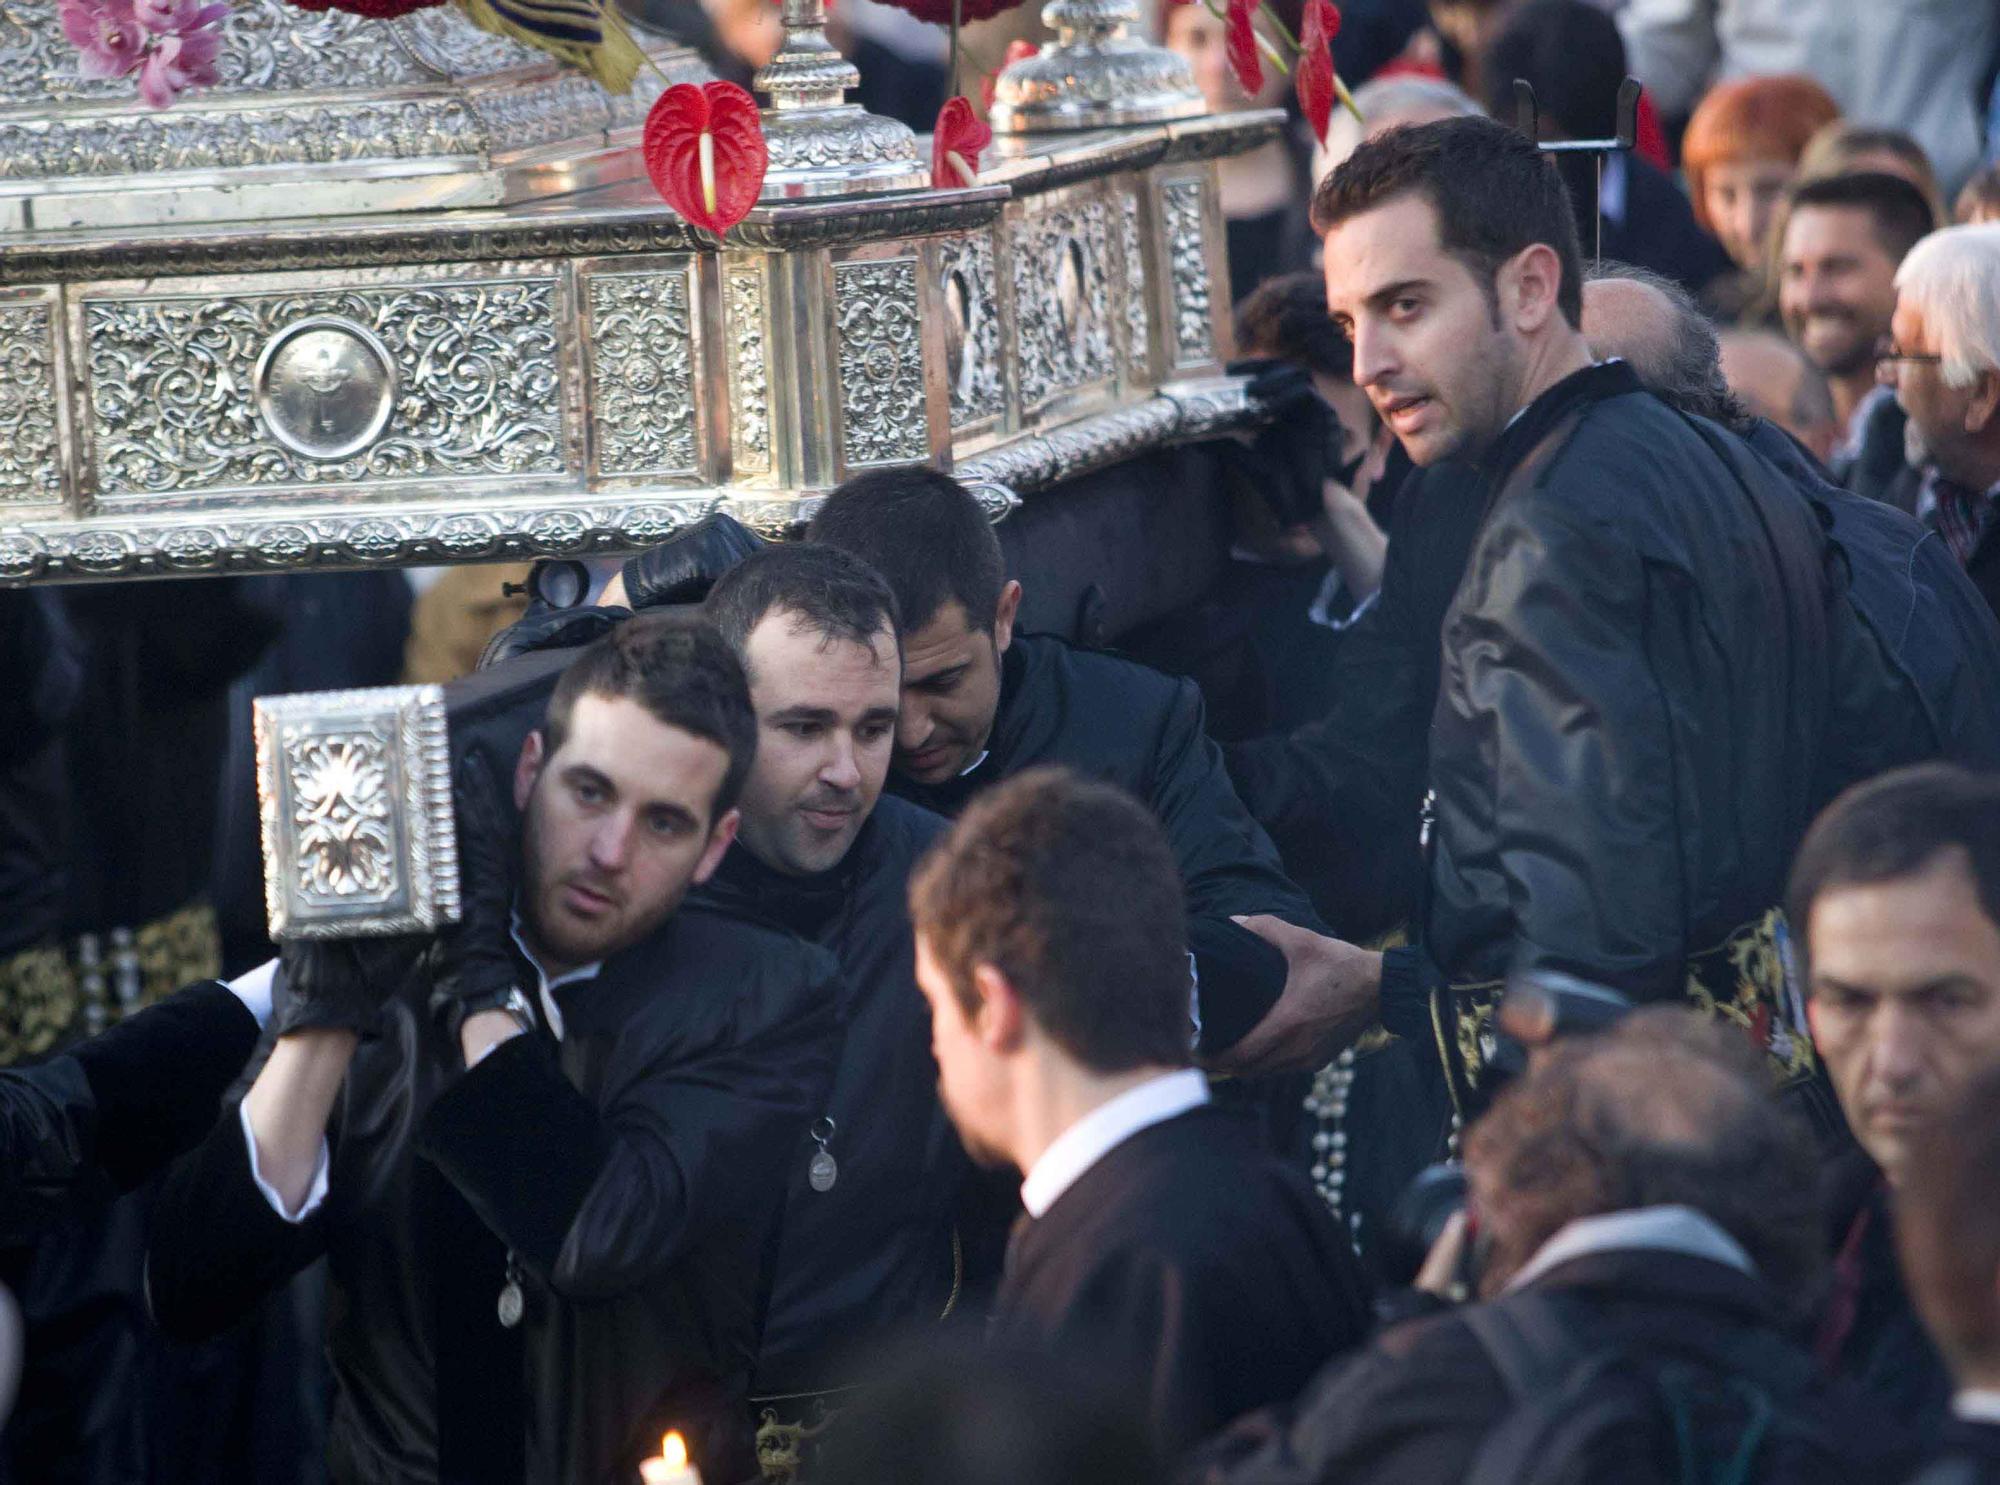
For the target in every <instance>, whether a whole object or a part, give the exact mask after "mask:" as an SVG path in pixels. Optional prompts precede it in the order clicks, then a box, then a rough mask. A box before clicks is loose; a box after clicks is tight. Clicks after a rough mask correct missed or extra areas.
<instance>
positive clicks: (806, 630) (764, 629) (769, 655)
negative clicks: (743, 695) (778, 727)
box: [744, 612, 902, 711]
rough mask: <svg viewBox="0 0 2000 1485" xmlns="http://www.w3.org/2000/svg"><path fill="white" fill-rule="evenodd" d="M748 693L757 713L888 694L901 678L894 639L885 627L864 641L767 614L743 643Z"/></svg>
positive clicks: (842, 705)
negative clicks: (867, 641) (745, 642)
mask: <svg viewBox="0 0 2000 1485" xmlns="http://www.w3.org/2000/svg"><path fill="white" fill-rule="evenodd" d="M745 650H746V654H745V657H744V658H745V660H746V662H747V663H746V667H745V668H746V670H747V671H748V673H749V677H750V696H751V699H752V700H753V701H754V702H755V703H756V704H757V708H758V710H760V711H766V710H769V709H771V708H772V707H773V706H800V705H816V706H822V707H825V708H827V709H830V710H844V709H846V708H847V707H848V706H850V705H854V704H856V703H857V700H858V701H859V703H861V704H866V703H868V702H870V701H872V700H873V699H874V698H876V697H878V696H880V695H881V694H883V693H884V692H886V693H887V694H888V695H889V696H890V697H891V699H892V704H893V698H894V696H895V694H896V691H897V689H898V687H899V686H900V685H901V680H902V666H901V663H900V656H899V655H898V654H897V651H896V637H895V635H894V633H893V632H892V631H891V630H889V629H888V628H887V627H886V626H885V627H884V628H882V629H879V630H877V631H876V633H875V634H874V636H873V638H872V641H871V642H870V643H867V644H863V643H862V642H861V641H859V640H857V639H853V638H851V637H849V636H847V635H844V634H827V633H825V632H824V631H822V630H821V629H820V628H818V626H816V625H814V624H812V623H811V622H810V621H807V620H804V619H801V618H799V616H797V615H795V614H787V613H784V612H776V613H772V614H769V615H767V616H765V617H764V618H763V619H762V620H760V621H759V622H758V624H757V627H756V628H754V629H752V630H751V631H750V638H749V642H748V643H747V645H746V646H745Z"/></svg>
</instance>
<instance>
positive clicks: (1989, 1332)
mask: <svg viewBox="0 0 2000 1485" xmlns="http://www.w3.org/2000/svg"><path fill="white" fill-rule="evenodd" d="M1896 1238H1897V1245H1898V1247H1899V1248H1900V1249H1901V1251H1902V1257H1903V1272H1904V1274H1905V1276H1906V1277H1907V1279H1908V1281H1909V1286H1910V1298H1911V1299H1912V1300H1913V1301H1914V1302H1915V1303H1916V1307H1917V1313H1918V1314H1919V1315H1921V1316H1922V1317H1923V1321H1924V1325H1925V1327H1926V1328H1927V1329H1928V1330H1929V1331H1930V1333H1931V1339H1932V1340H1934V1341H1936V1342H1937V1345H1938V1349H1939V1350H1941V1351H1942V1352H1943V1353H1944V1357H1945V1362H1946V1364H1947V1365H1949V1366H1950V1368H1951V1374H1952V1381H1953V1383H1954V1384H1955V1385H1956V1387H1957V1389H1958V1390H1957V1393H1956V1395H1955V1396H1954V1397H1953V1398H1952V1414H1953V1417H1952V1421H1951V1422H1950V1423H1948V1424H1947V1425H1946V1426H1945V1428H1944V1430H1943V1433H1942V1436H1941V1437H1940V1439H1939V1440H1938V1443H1939V1446H1940V1447H1939V1454H1940V1455H1941V1458H1940V1459H1939V1460H1938V1462H1937V1463H1935V1464H1933V1465H1932V1466H1931V1467H1930V1468H1929V1469H1928V1470H1926V1471H1925V1473H1924V1474H1922V1475H1921V1476H1919V1477H1918V1479H1919V1481H1920V1482H1921V1485H1952V1482H1956V1485H1994V1482H1996V1481H2000V1067H1996V1068H1988V1069H1987V1070H1986V1071H1985V1072H1983V1073H1981V1074H1980V1075H1979V1076H1977V1077H1975V1078H1973V1079H1972V1080H1971V1081H1970V1082H1969V1083H1968V1084H1967V1085H1966V1087H1965V1088H1964V1090H1963V1091H1962V1092H1961V1093H1960V1094H1959V1095H1958V1096H1957V1097H1956V1098H1953V1099H1950V1100H1948V1101H1947V1102H1946V1103H1945V1104H1944V1105H1943V1106H1942V1107H1941V1108H1940V1109H1939V1110H1938V1121H1937V1124H1936V1126H1935V1127H1934V1129H1933V1131H1932V1133H1931V1136H1930V1137H1929V1138H1927V1139H1924V1140H1921V1141H1919V1142H1918V1143H1917V1145H1916V1146H1915V1148H1913V1149H1912V1150H1911V1152H1910V1158H1909V1160H1908V1161H1907V1162H1906V1164H1905V1166H1904V1171H1903V1185H1902V1189H1901V1190H1900V1191H1899V1192H1898V1193H1897V1201H1896Z"/></svg>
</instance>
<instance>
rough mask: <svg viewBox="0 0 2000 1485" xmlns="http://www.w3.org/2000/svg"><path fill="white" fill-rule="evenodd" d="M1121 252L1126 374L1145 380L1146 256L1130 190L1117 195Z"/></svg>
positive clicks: (1147, 356) (1148, 359) (1147, 364)
mask: <svg viewBox="0 0 2000 1485" xmlns="http://www.w3.org/2000/svg"><path fill="white" fill-rule="evenodd" d="M1118 251H1119V255H1120V258H1121V259H1122V277H1123V281H1124V285H1125V375H1126V377H1127V378H1128V379H1129V380H1131V381H1135V382H1137V381H1143V380H1145V377H1146V374H1147V371H1148V370H1149V369H1150V362H1151V360H1152V356H1151V352H1150V349H1149V347H1148V345H1147V335H1148V331H1149V320H1150V317H1149V316H1148V315H1147V313H1146V254H1145V250H1144V249H1143V248H1142V247H1141V246H1140V243H1139V202H1138V198H1137V197H1136V196H1135V195H1133V193H1131V192H1130V191H1121V192H1120V193H1119V196H1118Z"/></svg>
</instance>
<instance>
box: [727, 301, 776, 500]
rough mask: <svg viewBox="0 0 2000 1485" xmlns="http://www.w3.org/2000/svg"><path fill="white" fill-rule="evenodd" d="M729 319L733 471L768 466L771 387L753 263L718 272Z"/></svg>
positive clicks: (766, 469) (765, 469) (765, 470)
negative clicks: (720, 273)
mask: <svg viewBox="0 0 2000 1485" xmlns="http://www.w3.org/2000/svg"><path fill="white" fill-rule="evenodd" d="M722 286H723V288H722V292H723V307H724V311H725V313H726V314H727V316H728V320H729V426H730V444H731V446H732V448H733V449H734V459H735V468H736V472H737V473H738V474H767V473H769V472H770V468H771V387H770V381H769V378H768V375H767V373H766V371H765V361H764V275H763V272H762V271H761V270H760V269H758V268H757V266H756V265H755V264H751V263H733V264H731V265H730V266H729V267H728V268H726V269H725V270H724V271H723V278H722Z"/></svg>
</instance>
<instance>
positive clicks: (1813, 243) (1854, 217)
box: [1778, 173, 1937, 506]
mask: <svg viewBox="0 0 2000 1485" xmlns="http://www.w3.org/2000/svg"><path fill="white" fill-rule="evenodd" d="M1936 225H1937V223H1936V220H1935V218H1934V217H1933V216H1932V214H1931V208H1930V203H1929V202H1928V201H1926V200H1925V199H1924V196H1923V193H1922V192H1920V191H1919V190H1918V189H1917V188H1916V187H1915V186H1913V185H1911V184H1910V182H1909V181H1907V180H1905V179H1903V178H1902V177H1901V176H1894V175H1885V174H1880V173H1874V174H1865V175H1837V176H1832V177H1829V178H1827V179H1823V180H1811V181H1807V182H1805V183H1804V184H1802V185H1801V186H1799V187H1798V189H1797V190H1796V191H1794V192H1793V195H1792V202H1791V207H1790V210H1789V211H1788V213H1787V215H1786V218H1785V226H1784V237H1783V239H1782V241H1781V242H1780V244H1779V249H1778V265H1779V266H1778V309H1779V312H1780V314H1781V315H1782V316H1783V318H1784V322H1785V331H1786V333H1787V334H1788V335H1790V336H1791V337H1792V340H1793V342H1794V343H1795V344H1796V345H1797V346H1798V348H1799V349H1800V350H1802V351H1804V352H1805V354H1806V359H1807V360H1809V361H1811V362H1812V363H1813V365H1814V366H1816V367H1818V368H1819V369H1820V371H1821V372H1822V373H1823V374H1824V375H1825V377H1826V379H1827V383H1828V385H1829V386H1830V387H1831V389H1832V391H1833V410H1834V416H1835V417H1836V418H1837V419H1838V420H1839V422H1840V429H1841V435H1840V443H1839V445H1838V446H1837V447H1836V448H1835V450H1834V457H1833V458H1832V459H1831V460H1830V461H1829V466H1830V467H1831V468H1832V470H1833V474H1834V477H1835V478H1836V479H1838V480H1839V481H1840V482H1841V483H1842V484H1844V485H1846V486H1847V487H1848V488H1849V489H1850V490H1853V491H1855V492H1856V493H1857V494H1864V495H1869V496H1871V497H1874V498H1877V499H1893V498H1895V497H1896V496H1897V494H1898V489H1897V486H1898V481H1899V480H1901V479H1902V477H1903V470H1904V463H1903V416H1902V413H1901V412H1900V411H1899V410H1898V409H1897V407H1896V405H1895V400H1894V399H1893V398H1892V397H1890V396H1889V395H1888V393H1887V392H1886V390H1884V389H1881V388H1879V387H1877V385H1876V382H1875V354H1876V351H1877V349H1878V348H1879V344H1880V342H1882V341H1883V340H1885V339H1886V338H1887V337H1888V334H1889V317H1890V315H1891V314H1892V313H1893V312H1894V311H1895V308H1896V266H1897V265H1898V264H1899V263H1901V262H1902V261H1903V255H1904V254H1905V253H1907V252H1909V250H1910V249H1911V248H1912V247H1914V246H1916V244H1917V242H1918V240H1919V239H1921V238H1922V237H1923V236H1924V234H1925V233H1927V232H1929V231H1930V230H1931V229H1932V228H1933V227H1934V226H1936ZM1908 499H1909V494H1907V493H1906V494H1904V495H1903V496H1902V499H1901V500H1899V501H1898V503H1903V504H1905V505H1906V506H1907V500H1908Z"/></svg>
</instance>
